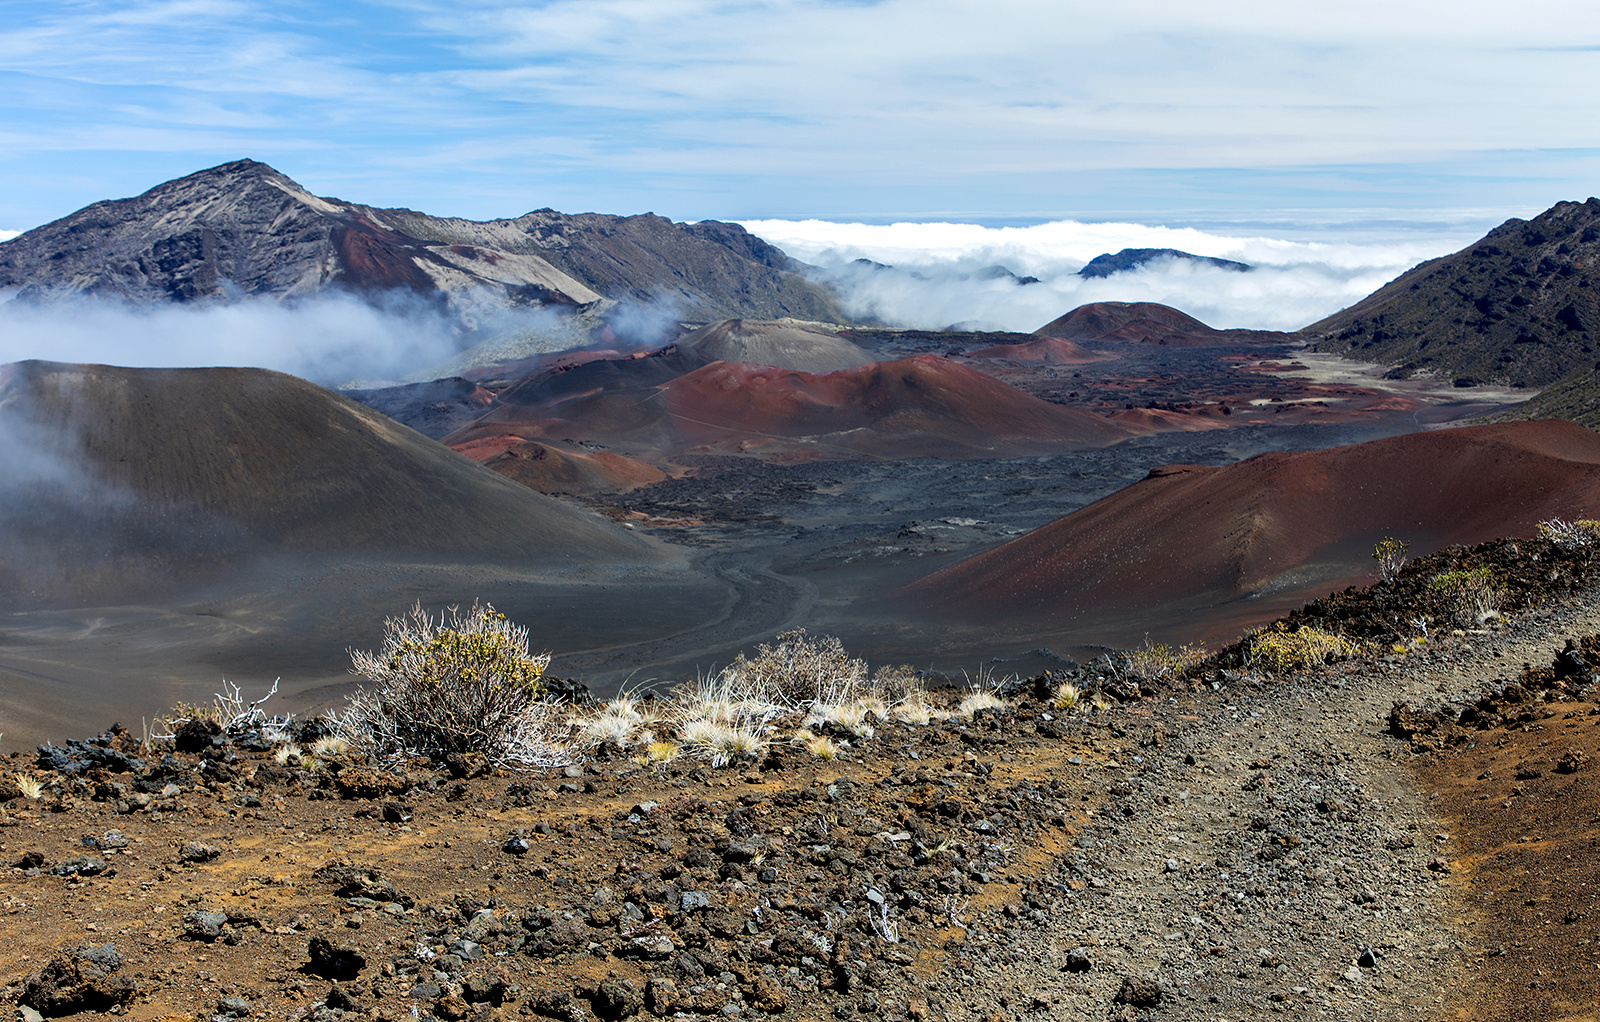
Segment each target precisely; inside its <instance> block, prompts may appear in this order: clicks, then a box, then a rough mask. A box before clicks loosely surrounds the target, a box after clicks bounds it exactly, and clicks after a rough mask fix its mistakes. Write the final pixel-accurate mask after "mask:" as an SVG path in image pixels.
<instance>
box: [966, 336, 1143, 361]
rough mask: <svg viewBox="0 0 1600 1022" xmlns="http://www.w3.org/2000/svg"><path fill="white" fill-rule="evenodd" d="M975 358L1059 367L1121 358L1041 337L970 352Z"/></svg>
mask: <svg viewBox="0 0 1600 1022" xmlns="http://www.w3.org/2000/svg"><path fill="white" fill-rule="evenodd" d="M968 354H969V355H970V356H971V357H972V358H1003V359H1009V360H1011V361H1013V362H1052V363H1056V364H1058V365H1069V366H1078V365H1088V364H1089V363H1090V362H1109V361H1111V360H1113V359H1116V358H1120V357H1121V356H1120V355H1113V354H1112V353H1111V352H1109V351H1090V350H1089V349H1088V348H1085V347H1084V346H1083V345H1081V344H1078V343H1077V342H1075V341H1069V340H1067V339H1066V338H1065V337H1041V338H1039V339H1038V340H1036V341H1024V342H1022V343H1021V344H996V345H993V346H991V347H988V348H979V349H978V350H977V351H973V352H968Z"/></svg>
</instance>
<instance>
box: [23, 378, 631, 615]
mask: <svg viewBox="0 0 1600 1022" xmlns="http://www.w3.org/2000/svg"><path fill="white" fill-rule="evenodd" d="M0 413H3V414H0V440H3V442H4V446H5V454H4V458H5V466H6V469H7V472H6V474H5V476H6V477H5V479H4V481H3V482H0V579H4V580H5V581H6V582H7V583H8V584H13V583H14V584H15V585H16V588H13V589H12V592H13V593H19V592H24V591H28V590H33V589H36V588H39V587H41V586H43V587H44V588H46V589H49V590H50V592H52V593H54V594H55V595H64V596H66V597H67V598H72V597H73V594H82V593H84V591H85V590H84V588H83V587H84V586H90V587H96V586H100V585H102V584H105V585H110V586H112V587H122V588H124V589H127V590H128V591H138V590H141V589H143V588H147V587H149V586H152V585H154V586H156V587H157V588H160V587H161V585H163V584H165V582H178V581H193V580H195V579H198V578H201V577H205V576H208V575H211V574H214V573H215V572H217V571H220V570H223V569H227V568H236V567H240V566H242V565H243V564H245V563H247V562H249V561H251V560H252V559H254V558H256V557H260V556H272V555H278V556H289V557H304V556H314V557H317V558H319V559H322V560H326V559H327V558H328V557H341V556H354V557H362V556H375V555H384V554H391V555H392V554H398V555H402V556H404V557H406V558H408V559H410V560H415V561H439V560H450V561H478V562H493V563H503V564H526V565H542V566H546V567H551V568H555V567H566V566H573V567H576V566H581V565H594V564H606V563H629V562H632V563H650V562H655V561H658V560H661V559H662V555H661V553H660V551H659V550H658V549H657V548H656V547H655V546H654V545H652V544H650V543H648V542H646V541H644V540H642V539H640V538H638V537H636V536H633V535H631V534H629V533H627V532H626V531H624V530H621V529H618V528H616V527H614V526H612V525H611V524H610V523H608V522H606V521H605V520H603V519H601V518H599V517H598V516H595V515H593V514H589V513H586V512H583V511H579V510H576V509H573V508H569V507H567V506H565V505H563V504H560V503H558V502H556V501H554V500H551V499H550V498H548V497H544V496H541V495H539V494H536V493H533V492H532V491H530V490H528V489H526V488H524V487H521V486H517V485H515V484H514V483H512V482H510V481H509V480H507V479H505V478H504V477H502V476H500V475H497V474H496V473H494V472H491V471H488V470H486V469H484V468H483V467H481V466H479V465H475V464H473V463H472V462H471V461H469V460H468V459H466V458H463V457H461V456H460V455H458V454H456V453H454V452H452V451H450V450H448V449H446V448H444V447H442V446H440V445H439V444H437V443H435V442H434V441H432V440H429V439H427V438H426V437H424V436H422V435H421V434H419V433H416V432H414V431H413V430H410V429H407V428H406V427H404V426H401V425H400V424H399V423H397V422H394V421H393V420H391V419H388V418H385V417H384V416H383V415H380V414H379V413H377V412H374V411H373V410H371V409H369V408H366V407H364V406H362V405H360V404H357V403H356V402H354V401H351V400H349V399H347V398H344V397H342V396H340V395H338V394H335V393H334V392H332V391H329V390H324V389H323V388H321V387H318V386H315V385H313V384H310V383H307V382H306V381H304V380H300V379H297V378H295V377H292V376H287V375H284V374H282V373H275V372H270V371H268V370H263V369H162V370H154V369H124V368H116V367H112V366H98V365H62V364H57V363H49V362H37V361H31V362H21V363H15V364H12V365H8V366H5V367H4V368H3V369H0ZM41 565H45V566H46V567H48V571H44V570H35V569H39V568H40V566H41ZM46 577H48V578H51V579H55V580H56V582H55V583H52V584H50V585H44V583H43V582H42V581H41V580H42V579H45V578H46ZM19 580H22V581H19ZM96 580H100V581H96ZM163 580H165V582H164V581H163ZM95 595H104V594H103V593H99V592H96V593H95ZM86 598H87V597H86Z"/></svg>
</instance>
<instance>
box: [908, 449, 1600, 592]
mask: <svg viewBox="0 0 1600 1022" xmlns="http://www.w3.org/2000/svg"><path fill="white" fill-rule="evenodd" d="M1597 509H1600V435H1596V434H1595V433H1593V432H1591V431H1590V430H1587V429H1583V428H1582V427H1579V426H1575V425H1572V424H1571V423H1567V422H1562V421H1556V420H1547V421H1540V422H1520V423H1507V424H1504V425H1494V426H1479V427H1472V428H1464V429H1454V430H1444V431H1438V432H1431V433H1414V434H1409V435H1405V436H1398V437H1391V438H1388V439H1384V440H1375V441H1372V442H1369V443H1365V444H1356V445H1353V446H1348V447H1335V448H1331V449H1327V450H1322V451H1309V452H1302V453H1289V454H1285V453H1275V454H1263V455H1258V456H1257V457H1254V458H1250V459H1248V460H1246V461H1243V462H1240V463H1238V464H1235V465H1229V466H1225V467H1199V466H1191V465H1174V466H1169V467H1168V468H1165V469H1157V470H1154V471H1152V472H1151V473H1150V477H1149V478H1147V479H1145V480H1144V481H1142V482H1140V483H1136V484H1135V485H1133V486H1130V487H1128V488H1126V489H1124V490H1121V491H1119V492H1118V493H1115V494H1113V495H1111V496H1110V497H1107V498H1105V499H1103V500H1100V501H1098V502H1096V503H1094V504H1091V505H1090V506H1088V507H1086V508H1083V509H1082V510H1080V511H1077V512H1075V513H1073V514H1071V515H1068V516H1067V517H1065V518H1062V519H1060V520H1058V521H1056V522H1053V523H1051V524H1050V525H1047V526H1045V527H1044V528H1042V529H1038V530H1035V531H1034V532H1031V533H1029V534H1027V535H1025V536H1022V537H1020V538H1018V539H1016V540H1013V541H1011V542H1010V543H1007V544H1005V545H1003V546H1000V547H997V548H995V549H993V550H990V551H988V552H986V553H983V554H980V555H978V556H977V557H973V558H970V559H968V560H966V561H962V562H961V563H959V564H956V565H953V566H952V567H949V568H946V569H944V570H943V571H939V572H937V573H935V574H933V575H930V576H928V577H926V578H923V579H921V580H919V581H918V582H915V583H913V584H912V585H911V586H909V587H908V588H907V591H906V592H907V595H908V596H910V597H911V599H912V600H913V601H914V602H915V603H917V604H920V605H922V606H923V607H924V608H925V609H928V610H931V611H934V612H939V613H945V614H952V615H961V616H969V617H971V616H984V617H988V618H996V617H1004V618H1009V619H1023V620H1035V621H1038V620H1052V621H1064V620H1070V619H1073V618H1076V617H1078V616H1080V615H1081V614H1083V613H1085V612H1087V611H1090V610H1092V611H1093V612H1094V613H1096V614H1105V613H1107V612H1114V611H1116V610H1119V609H1124V610H1128V611H1133V610H1144V611H1146V612H1148V611H1150V610H1151V609H1152V608H1156V607H1159V606H1161V605H1164V604H1166V605H1170V604H1174V603H1181V602H1185V601H1189V602H1191V603H1193V602H1194V601H1197V600H1202V599H1210V600H1212V601H1213V602H1216V601H1228V600H1233V599H1237V598H1239V597H1243V596H1248V595H1256V594H1263V593H1267V592H1280V593H1289V592H1295V591H1299V590H1306V591H1307V592H1308V593H1318V594H1320V593H1326V592H1327V591H1328V590H1329V588H1338V587H1342V586H1343V585H1346V584H1350V583H1353V582H1356V581H1360V580H1362V579H1364V578H1367V577H1370V562H1369V557H1368V555H1369V554H1370V552H1371V549H1372V544H1373V543H1374V542H1376V541H1377V540H1378V539H1380V538H1382V537H1383V536H1386V535H1392V536H1397V537H1400V538H1404V539H1407V540H1410V541H1411V542H1412V544H1413V552H1414V553H1421V552H1423V551H1425V550H1433V549H1437V548H1439V547H1442V546H1444V545H1447V544H1451V543H1477V542H1482V541H1485V540H1488V539H1491V538H1496V537H1500V536H1515V535H1530V534H1531V533H1532V532H1533V530H1534V526H1535V525H1536V523H1538V522H1539V521H1541V520H1543V519H1548V518H1551V517H1562V518H1575V517H1580V516H1584V517H1586V516H1589V515H1592V514H1594V513H1595V511H1596V510H1597Z"/></svg>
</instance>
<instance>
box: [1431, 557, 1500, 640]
mask: <svg viewBox="0 0 1600 1022" xmlns="http://www.w3.org/2000/svg"><path fill="white" fill-rule="evenodd" d="M1428 592H1430V593H1432V594H1433V595H1434V596H1435V597H1437V598H1438V599H1439V600H1440V601H1441V602H1442V604H1443V606H1444V609H1445V612H1446V613H1447V614H1448V615H1449V616H1450V618H1451V619H1452V621H1454V622H1455V623H1456V624H1457V625H1460V626H1462V627H1472V626H1474V625H1481V624H1483V623H1485V622H1487V621H1492V620H1494V619H1496V618H1498V617H1499V616H1500V608H1501V607H1502V606H1504V605H1505V602H1506V593H1505V587H1504V586H1502V585H1501V584H1500V578H1499V576H1497V575H1496V574H1495V573H1494V571H1493V570H1492V569H1490V568H1487V567H1477V568H1461V569H1458V570H1456V571H1446V572H1441V573H1440V574H1437V575H1435V576H1433V577H1432V578H1430V579H1429V580H1428Z"/></svg>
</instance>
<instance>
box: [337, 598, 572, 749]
mask: <svg viewBox="0 0 1600 1022" xmlns="http://www.w3.org/2000/svg"><path fill="white" fill-rule="evenodd" d="M350 659H351V664H352V666H351V673H353V674H357V675H360V676H361V677H362V678H364V679H366V681H367V682H368V683H369V684H370V687H363V688H362V689H361V690H360V691H358V692H357V693H356V694H355V695H354V696H352V697H351V698H350V702H349V705H348V707H347V708H346V710H345V712H344V714H343V715H342V716H341V717H339V718H338V721H337V725H338V728H339V732H340V734H341V736H342V737H344V738H345V739H346V740H348V741H349V742H350V743H351V744H352V745H353V746H355V747H356V748H358V749H360V750H362V751H363V752H366V753H368V754H370V755H373V756H376V757H378V758H380V759H385V760H393V759H399V758H405V757H409V756H416V755H426V756H444V755H448V754H450V753H466V752H477V753H482V754H483V755H485V756H487V757H488V758H489V759H490V761H491V762H494V763H496V764H497V765H504V764H509V763H517V764H523V765H528V766H554V765H559V764H561V763H566V762H570V761H571V758H572V755H573V752H572V750H571V748H570V746H569V744H568V742H567V740H566V736H565V734H564V733H561V730H560V729H558V727H557V724H556V716H555V712H554V710H553V708H552V707H550V706H549V705H548V704H545V703H543V702H541V701H540V699H539V697H540V694H541V693H542V691H543V685H542V682H541V680H540V679H541V678H542V677H543V676H544V671H545V667H546V666H548V665H549V663H550V655H549V654H548V653H542V654H534V653H532V652H530V651H529V648H528V630H527V629H526V628H523V627H521V626H519V625H515V624H512V623H510V622H509V621H507V620H506V618H505V615H504V614H501V613H498V612H497V611H496V610H495V609H494V607H493V606H491V605H489V604H477V603H474V604H473V606H472V609H471V610H470V611H468V612H467V613H465V614H463V613H461V611H460V609H459V608H456V607H451V608H449V609H448V610H446V611H443V612H441V613H440V614H439V615H438V616H437V617H434V616H432V615H429V614H428V613H427V612H425V611H424V610H423V609H422V606H421V604H418V605H416V606H414V607H412V609H411V612H410V613H409V614H407V615H406V616H404V617H399V618H390V619H388V620H387V621H385V622H384V641H383V645H382V646H381V647H380V648H379V650H378V651H377V652H376V653H369V652H359V651H352V652H351V654H350Z"/></svg>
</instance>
